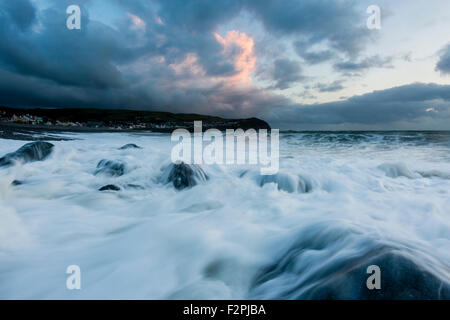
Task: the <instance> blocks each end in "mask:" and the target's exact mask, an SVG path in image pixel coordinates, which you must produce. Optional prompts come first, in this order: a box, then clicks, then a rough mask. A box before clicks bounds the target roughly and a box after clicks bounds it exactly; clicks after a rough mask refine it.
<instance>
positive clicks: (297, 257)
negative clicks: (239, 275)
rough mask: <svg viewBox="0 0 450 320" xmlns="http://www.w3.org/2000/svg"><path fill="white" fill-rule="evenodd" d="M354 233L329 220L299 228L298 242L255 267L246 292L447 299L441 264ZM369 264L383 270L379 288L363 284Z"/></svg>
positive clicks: (449, 295)
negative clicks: (314, 225) (338, 226)
mask: <svg viewBox="0 0 450 320" xmlns="http://www.w3.org/2000/svg"><path fill="white" fill-rule="evenodd" d="M355 237H356V238H355ZM358 237H363V235H361V234H359V235H358V234H357V233H351V232H349V230H344V229H341V230H339V229H336V228H334V227H331V226H329V225H327V226H320V228H315V227H314V228H309V229H303V230H302V235H301V237H300V238H299V240H298V241H297V242H296V243H294V244H293V245H291V246H290V247H289V249H288V250H285V251H284V252H283V253H282V254H281V255H280V256H278V257H277V258H275V259H274V261H273V263H270V264H268V265H267V266H266V267H264V268H262V269H261V270H260V272H258V273H257V275H256V277H255V278H254V280H253V283H252V285H251V288H250V291H249V297H248V298H249V299H288V300H296V299H300V300H303V299H312V300H322V299H327V300H329V299H336V300H341V299H344V300H354V299H358V300H360V299H361V300H366V299H370V300H372V299H375V300H385V299H387V300H392V299H450V282H449V280H448V276H446V274H445V270H448V269H447V268H448V267H446V266H445V265H444V264H442V263H441V262H439V261H437V260H436V259H433V258H431V257H430V256H429V255H428V254H424V253H422V252H420V251H417V250H416V249H414V250H413V249H411V248H405V247H394V246H388V245H385V244H376V243H375V242H373V241H371V240H369V239H365V240H363V239H362V238H359V239H358ZM355 241H361V244H360V246H359V248H358V250H357V251H352V249H349V248H348V243H349V242H352V243H355ZM365 247H367V249H364V248H365ZM351 248H355V246H353V247H351ZM371 265H376V266H379V268H380V270H381V277H380V278H381V289H380V290H377V289H374V290H369V289H368V288H367V285H366V281H367V279H368V278H369V277H370V276H371V274H368V273H367V267H369V266H371ZM442 270H444V271H442Z"/></svg>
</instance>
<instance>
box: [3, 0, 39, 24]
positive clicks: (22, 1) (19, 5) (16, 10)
mask: <svg viewBox="0 0 450 320" xmlns="http://www.w3.org/2000/svg"><path fill="white" fill-rule="evenodd" d="M0 10H2V11H3V12H4V13H6V14H7V15H8V16H9V17H10V18H11V20H12V22H14V24H15V25H16V26H17V27H18V28H19V29H21V30H22V31H23V30H25V29H27V28H28V27H29V26H30V25H31V24H32V23H33V22H34V20H35V18H36V11H35V9H34V7H33V6H32V5H31V3H30V1H29V0H14V1H3V2H2V8H0Z"/></svg>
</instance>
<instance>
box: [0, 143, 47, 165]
mask: <svg viewBox="0 0 450 320" xmlns="http://www.w3.org/2000/svg"><path fill="white" fill-rule="evenodd" d="M53 147H54V145H53V144H51V143H49V142H44V141H36V142H30V143H27V144H25V145H24V146H22V147H21V148H19V149H18V150H17V151H15V152H11V153H8V154H6V155H5V156H4V157H2V158H0V167H4V166H10V165H13V164H14V163H15V162H23V163H27V162H34V161H42V160H45V159H46V158H47V157H48V156H49V155H50V154H51V153H52V150H53Z"/></svg>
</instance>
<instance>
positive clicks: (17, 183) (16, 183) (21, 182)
mask: <svg viewBox="0 0 450 320" xmlns="http://www.w3.org/2000/svg"><path fill="white" fill-rule="evenodd" d="M22 184H23V181H20V180H14V181H13V182H11V185H12V186H21V185H22Z"/></svg>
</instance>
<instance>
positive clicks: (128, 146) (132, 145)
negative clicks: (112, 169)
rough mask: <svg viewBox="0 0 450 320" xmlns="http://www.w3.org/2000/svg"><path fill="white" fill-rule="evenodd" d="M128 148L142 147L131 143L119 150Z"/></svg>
mask: <svg viewBox="0 0 450 320" xmlns="http://www.w3.org/2000/svg"><path fill="white" fill-rule="evenodd" d="M126 149H142V147H139V146H138V145H136V144H134V143H129V144H126V145H124V146H122V147H120V148H119V150H126Z"/></svg>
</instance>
